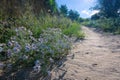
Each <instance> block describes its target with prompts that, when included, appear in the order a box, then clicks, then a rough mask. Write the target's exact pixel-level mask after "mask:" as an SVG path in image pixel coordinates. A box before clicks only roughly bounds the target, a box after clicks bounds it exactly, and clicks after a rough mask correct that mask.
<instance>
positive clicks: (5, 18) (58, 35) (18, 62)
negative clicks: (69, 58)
mask: <svg viewBox="0 0 120 80" xmlns="http://www.w3.org/2000/svg"><path fill="white" fill-rule="evenodd" d="M39 4H42V5H39ZM30 5H31V6H30ZM0 6H1V7H0V9H1V13H0V69H2V70H3V73H0V74H1V76H3V77H2V78H1V79H3V80H4V79H10V80H12V78H13V77H15V76H16V75H17V72H19V71H20V70H26V69H29V68H30V71H31V70H32V72H35V75H34V76H29V78H30V77H32V78H33V77H34V78H36V79H35V80H37V79H40V78H43V77H44V78H46V76H50V71H51V70H52V69H53V68H54V66H58V65H60V63H59V62H60V60H62V59H63V57H66V55H67V54H69V51H70V49H71V40H70V39H71V37H76V38H78V39H83V38H84V34H83V32H82V31H81V25H80V23H79V20H80V18H79V14H78V12H77V11H74V10H70V11H68V9H67V7H66V6H65V5H62V6H61V8H60V9H58V8H57V5H56V2H55V0H41V1H38V0H26V1H23V0H20V2H19V1H18V0H16V1H14V0H10V1H8V0H1V1H0ZM64 10H65V11H64ZM13 73H14V74H13ZM15 73H16V74H15ZM23 73H24V72H23ZM11 74H13V75H11ZM26 74H27V73H26ZM37 75H39V77H38V76H37ZM6 77H7V78H6ZM25 77H26V76H24V77H20V76H18V77H15V79H16V80H17V79H19V78H20V79H22V80H24V78H25ZM27 78H28V77H27ZM42 80H44V79H42Z"/></svg>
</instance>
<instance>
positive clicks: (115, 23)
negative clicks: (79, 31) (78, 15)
mask: <svg viewBox="0 0 120 80" xmlns="http://www.w3.org/2000/svg"><path fill="white" fill-rule="evenodd" d="M119 21H120V19H119V18H101V19H98V20H92V21H88V22H84V23H83V25H86V26H90V27H96V28H101V29H102V30H103V31H105V32H112V33H115V34H119V33H120V27H119V26H120V24H119Z"/></svg>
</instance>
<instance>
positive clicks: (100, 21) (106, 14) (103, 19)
mask: <svg viewBox="0 0 120 80" xmlns="http://www.w3.org/2000/svg"><path fill="white" fill-rule="evenodd" d="M93 9H95V10H99V13H97V14H95V15H93V16H92V17H91V19H89V20H88V21H85V22H84V23H83V24H84V25H86V26H91V27H96V28H100V29H102V30H103V31H105V32H111V33H114V34H120V23H119V22H120V0H111V2H109V0H97V5H96V6H95V7H94V8H93Z"/></svg>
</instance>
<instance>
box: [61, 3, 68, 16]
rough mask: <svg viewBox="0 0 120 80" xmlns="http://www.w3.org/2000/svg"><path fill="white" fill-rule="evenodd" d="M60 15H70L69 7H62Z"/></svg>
mask: <svg viewBox="0 0 120 80" xmlns="http://www.w3.org/2000/svg"><path fill="white" fill-rule="evenodd" d="M60 13H61V14H62V15H63V16H65V17H66V16H67V14H68V9H67V6H66V5H61V7H60Z"/></svg>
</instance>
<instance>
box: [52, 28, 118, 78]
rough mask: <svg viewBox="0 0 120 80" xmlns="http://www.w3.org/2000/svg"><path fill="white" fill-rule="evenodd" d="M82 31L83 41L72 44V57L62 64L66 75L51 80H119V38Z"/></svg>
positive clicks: (92, 31)
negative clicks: (83, 33)
mask: <svg viewBox="0 0 120 80" xmlns="http://www.w3.org/2000/svg"><path fill="white" fill-rule="evenodd" d="M82 29H83V31H84V32H85V35H86V37H85V40H83V41H78V42H76V43H74V48H73V49H72V51H71V52H72V53H71V54H74V55H72V56H73V57H68V58H67V61H65V63H64V67H63V68H64V69H66V73H64V76H63V77H62V78H61V79H53V80H120V36H118V35H116V36H113V35H108V34H103V33H98V32H96V31H95V29H92V28H88V27H84V26H83V27H82ZM68 56H70V55H68Z"/></svg>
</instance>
